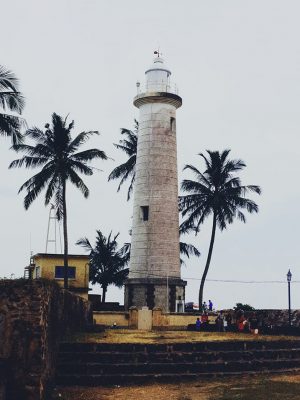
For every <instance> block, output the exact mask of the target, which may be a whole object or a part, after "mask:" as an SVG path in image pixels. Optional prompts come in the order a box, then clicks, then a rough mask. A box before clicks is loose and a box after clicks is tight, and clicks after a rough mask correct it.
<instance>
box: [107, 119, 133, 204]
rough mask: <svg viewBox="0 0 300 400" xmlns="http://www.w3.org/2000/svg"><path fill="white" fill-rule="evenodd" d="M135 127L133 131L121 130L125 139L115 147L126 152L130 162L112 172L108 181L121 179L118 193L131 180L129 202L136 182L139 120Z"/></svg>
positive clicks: (128, 193)
mask: <svg viewBox="0 0 300 400" xmlns="http://www.w3.org/2000/svg"><path fill="white" fill-rule="evenodd" d="M134 123H135V126H134V130H133V131H131V130H130V129H125V128H122V129H121V134H122V135H124V136H125V137H126V138H125V139H120V140H119V144H115V143H114V146H115V147H116V148H117V149H120V150H122V151H124V152H125V153H126V154H127V156H128V160H127V161H126V162H125V163H123V164H120V165H119V166H118V167H116V168H115V169H113V170H112V172H111V173H110V174H109V176H108V180H109V181H111V180H114V179H120V183H119V186H118V192H119V190H120V189H121V186H122V185H123V183H124V182H125V181H126V180H127V179H129V178H131V181H130V185H129V188H128V192H127V201H128V200H129V199H130V196H131V194H132V191H133V184H134V180H135V164H136V152H137V140H138V130H139V123H138V121H137V120H134Z"/></svg>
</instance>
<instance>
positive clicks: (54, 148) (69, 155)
mask: <svg viewBox="0 0 300 400" xmlns="http://www.w3.org/2000/svg"><path fill="white" fill-rule="evenodd" d="M73 127H74V121H72V122H71V123H70V124H68V123H67V118H65V119H63V118H62V117H60V116H59V115H57V114H55V113H54V114H53V115H52V127H51V128H50V125H49V124H46V125H45V128H46V129H45V131H43V130H41V129H39V128H37V127H33V128H31V129H28V130H27V131H26V133H25V137H26V138H29V139H32V140H33V141H34V145H28V144H16V145H14V146H13V149H14V150H15V151H16V152H22V153H25V155H24V156H23V157H22V158H20V159H18V160H14V161H13V162H12V163H11V164H10V166H9V168H14V167H19V168H20V167H23V166H25V168H38V167H39V168H41V170H40V172H38V173H37V174H36V175H34V176H32V177H31V178H30V179H28V180H27V181H26V182H25V183H23V185H22V186H21V188H20V189H19V193H20V192H21V191H23V190H26V192H27V194H26V196H25V198H24V206H25V209H26V210H27V209H28V208H29V207H30V205H31V204H32V203H33V201H34V200H35V199H36V198H37V197H38V196H39V194H40V193H41V191H42V190H43V189H46V195H45V205H48V204H49V203H50V201H51V200H52V199H53V201H54V205H55V209H56V210H57V217H58V219H59V220H60V219H62V221H63V235H64V287H65V289H67V288H68V231H67V202H66V184H67V181H70V182H71V183H72V184H73V185H74V186H76V187H77V188H78V189H79V190H80V191H81V192H82V194H83V195H84V197H85V198H87V197H88V196H89V189H88V188H87V186H86V185H85V183H84V182H83V181H82V179H81V178H80V176H79V175H78V173H81V174H84V175H93V172H94V171H93V169H92V168H91V167H90V166H88V164H89V163H90V162H91V161H93V160H94V159H96V158H100V159H102V160H106V159H107V157H106V154H105V153H104V152H103V151H101V150H98V149H89V150H83V151H80V152H77V150H78V149H79V148H81V146H82V145H83V144H84V143H85V142H86V141H87V140H88V139H89V138H90V136H92V135H93V134H98V132H97V131H89V132H81V133H79V134H78V135H77V136H76V137H75V139H72V137H71V130H72V129H73Z"/></svg>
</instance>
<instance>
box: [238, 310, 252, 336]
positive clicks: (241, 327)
mask: <svg viewBox="0 0 300 400" xmlns="http://www.w3.org/2000/svg"><path fill="white" fill-rule="evenodd" d="M237 328H238V331H239V332H243V333H249V332H250V323H249V321H248V320H247V319H246V317H245V315H244V311H242V312H241V314H240V317H239V318H238V319H237Z"/></svg>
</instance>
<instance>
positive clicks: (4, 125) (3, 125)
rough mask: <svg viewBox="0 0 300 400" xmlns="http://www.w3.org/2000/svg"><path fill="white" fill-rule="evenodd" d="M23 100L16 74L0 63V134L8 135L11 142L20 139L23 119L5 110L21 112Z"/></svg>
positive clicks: (14, 142) (16, 141)
mask: <svg viewBox="0 0 300 400" xmlns="http://www.w3.org/2000/svg"><path fill="white" fill-rule="evenodd" d="M24 105H25V101H24V97H23V96H22V94H21V93H20V92H19V89H18V80H17V78H16V76H15V75H14V74H13V73H12V72H11V71H9V70H7V69H6V68H4V67H3V66H1V65H0V108H1V110H2V111H0V134H1V135H5V136H10V137H11V139H12V143H13V144H17V143H20V142H21V141H22V135H21V133H20V128H21V126H22V124H23V123H24V120H23V119H22V118H20V117H19V116H17V115H14V114H8V113H7V111H11V112H15V113H18V114H21V113H22V110H23V108H24Z"/></svg>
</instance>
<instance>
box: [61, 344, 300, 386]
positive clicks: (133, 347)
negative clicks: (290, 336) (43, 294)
mask: <svg viewBox="0 0 300 400" xmlns="http://www.w3.org/2000/svg"><path fill="white" fill-rule="evenodd" d="M298 370H299V371H300V340H278V341H277V340H274V341H257V340H255V341H223V342H217V341H215V342H203V343H178V344H170V345H165V344H164V345H160V344H94V343H65V344H62V345H61V347H60V354H59V362H58V367H57V384H59V385H74V384H76V385H83V386H84V385H85V386H96V385H106V384H122V385H124V384H126V383H128V384H129V383H131V384H132V383H143V382H147V381H153V380H154V381H160V382H167V381H174V380H178V379H180V380H185V379H194V378H207V377H213V376H224V375H226V376H227V375H240V374H248V373H261V372H293V371H298Z"/></svg>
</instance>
